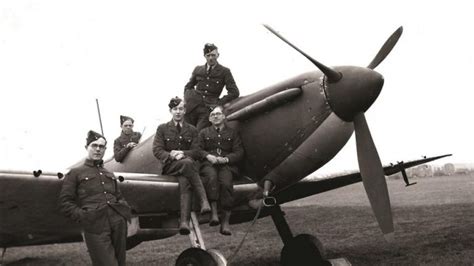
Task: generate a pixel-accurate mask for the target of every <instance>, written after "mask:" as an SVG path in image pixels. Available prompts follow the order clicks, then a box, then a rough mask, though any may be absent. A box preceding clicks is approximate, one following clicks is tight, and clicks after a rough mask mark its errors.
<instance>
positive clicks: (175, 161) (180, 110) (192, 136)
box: [153, 97, 210, 235]
mask: <svg viewBox="0 0 474 266" xmlns="http://www.w3.org/2000/svg"><path fill="white" fill-rule="evenodd" d="M168 106H169V108H170V113H171V115H172V119H171V121H170V122H168V123H164V124H161V125H159V126H158V128H157V130H156V134H155V139H154V141H153V154H154V155H155V157H156V158H157V159H158V160H159V161H160V162H161V163H162V164H163V174H164V175H171V176H177V177H178V182H179V189H180V194H181V195H180V205H181V221H180V225H179V233H180V234H182V235H187V234H189V232H190V231H189V218H190V214H191V207H192V206H191V199H192V192H191V187H192V189H194V191H195V192H196V193H197V197H198V199H199V201H200V204H201V213H207V212H210V206H209V202H208V201H207V196H206V191H205V190H204V186H203V184H202V182H201V177H200V176H199V166H198V164H199V163H198V162H197V161H195V160H197V159H199V146H198V142H197V136H198V132H197V129H196V128H195V127H194V126H192V125H190V124H188V123H186V122H184V121H183V116H184V114H185V112H186V110H185V108H184V102H183V101H182V100H181V99H180V98H178V97H176V98H173V99H171V101H170V103H169V105H168Z"/></svg>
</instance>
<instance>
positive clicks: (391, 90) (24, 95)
mask: <svg viewBox="0 0 474 266" xmlns="http://www.w3.org/2000/svg"><path fill="white" fill-rule="evenodd" d="M384 2H388V1H117V0H114V1H88V0H85V1H69V0H60V1H43V0H38V1H37V0H31V1H22V0H14V1H10V0H6V1H5V0H4V1H0V92H1V97H0V101H1V102H0V113H1V114H2V118H3V119H2V127H1V130H0V169H22V170H30V169H42V170H43V171H57V170H58V169H65V168H67V167H69V166H70V165H72V164H73V163H75V162H76V161H78V160H79V159H80V158H82V157H84V156H85V149H84V144H85V138H86V133H87V131H88V130H90V129H92V130H95V131H97V132H100V124H99V119H98V114H97V106H96V99H98V101H99V104H100V111H101V117H102V123H103V126H104V134H105V136H106V137H107V138H108V139H109V142H111V141H112V140H113V139H115V138H116V137H117V136H118V135H119V134H120V122H119V116H120V115H127V116H131V117H133V118H135V120H136V122H135V130H136V131H140V132H144V135H145V137H147V136H150V135H152V134H154V132H155V130H156V127H157V126H158V125H159V124H160V123H163V122H166V121H167V120H169V118H170V116H169V113H168V109H167V102H168V101H169V99H170V98H171V97H174V96H181V95H182V91H183V88H184V85H185V84H186V82H187V81H188V79H189V77H190V75H191V72H192V70H193V68H194V66H196V65H198V64H203V63H204V57H203V55H202V47H203V45H204V43H207V42H212V43H215V44H216V45H217V46H218V47H219V52H220V58H219V62H220V63H221V64H223V65H225V66H228V67H229V68H230V69H231V70H232V73H233V75H234V78H235V80H236V82H237V85H238V87H239V89H240V91H241V95H246V94H249V93H252V92H255V91H257V90H259V89H262V88H265V87H268V86H270V85H272V84H275V83H277V82H280V81H282V80H286V79H288V78H291V77H293V76H296V75H298V74H300V73H303V72H308V71H314V70H316V69H315V67H314V66H313V65H312V64H311V63H310V62H309V61H307V60H306V59H305V58H304V57H303V56H301V55H300V54H298V53H297V52H296V51H294V50H293V49H291V48H290V47H289V46H287V45H286V44H284V43H283V42H282V41H280V40H279V39H277V38H276V37H275V36H274V35H272V34H271V33H269V32H268V31H267V30H266V29H265V28H264V27H263V26H262V24H263V23H264V24H268V25H270V26H272V27H273V28H275V29H276V30H277V31H279V32H280V33H281V34H282V35H284V36H285V37H286V38H287V39H289V40H291V41H292V42H293V43H294V44H296V45H297V46H298V47H299V48H301V49H302V50H304V51H305V52H306V53H308V54H309V55H311V56H312V57H313V58H315V59H317V60H318V61H320V62H322V63H323V64H325V65H327V66H340V65H355V66H367V65H368V64H369V63H370V62H371V60H372V59H373V57H374V56H375V54H376V53H377V52H378V51H379V49H380V47H381V46H382V45H383V43H384V42H385V40H386V39H387V38H388V37H389V36H390V35H391V34H392V33H393V32H394V31H395V30H396V29H397V28H398V27H399V26H403V28H404V32H403V35H402V37H401V38H400V40H399V42H398V44H397V45H396V47H395V48H394V49H393V50H392V52H391V53H390V54H389V55H388V57H387V58H386V59H385V61H384V62H382V63H381V64H380V65H379V66H378V67H377V68H376V71H378V72H379V73H381V74H382V75H383V76H384V78H385V84H384V88H383V90H382V92H381V94H380V95H379V97H378V99H377V101H376V102H375V103H374V104H373V106H372V107H371V108H370V109H369V110H368V111H367V112H366V118H367V121H368V124H369V127H370V129H371V132H372V137H373V139H374V141H375V144H376V145H377V148H378V151H379V155H380V157H381V160H382V163H384V164H386V163H389V162H396V161H397V160H405V161H406V160H410V159H417V158H421V156H423V155H427V156H434V155H440V154H445V153H453V154H454V155H453V156H452V157H451V158H449V159H443V160H442V161H439V164H444V163H447V162H459V163H470V162H472V161H473V160H472V152H471V149H472V147H474V145H473V144H474V143H473V138H472V136H474V129H473V126H472V125H473V122H472V121H471V120H470V116H469V115H470V114H473V113H474V112H473V111H474V104H473V97H471V95H472V82H470V76H471V75H470V74H471V72H472V70H473V69H474V68H473V59H474V49H472V48H473V47H474V35H473V33H472V32H474V31H473V26H472V25H474V17H473V16H472V14H471V13H472V12H470V10H471V9H470V6H469V5H468V4H469V3H468V1H411V2H406V3H396V2H395V1H390V3H384ZM110 146H112V145H110ZM111 154H112V147H109V149H108V151H107V155H106V156H107V157H108V156H111ZM356 168H357V155H356V149H355V140H354V137H352V138H351V139H350V140H349V142H348V143H347V145H346V146H345V147H344V148H343V149H342V150H341V152H340V153H339V154H338V155H337V156H336V157H335V158H334V159H333V160H332V161H331V162H330V163H328V164H327V165H326V166H325V167H324V168H322V169H321V173H325V172H327V173H330V172H337V171H342V170H346V169H356Z"/></svg>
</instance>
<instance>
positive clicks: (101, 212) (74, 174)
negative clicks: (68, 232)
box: [59, 159, 131, 233]
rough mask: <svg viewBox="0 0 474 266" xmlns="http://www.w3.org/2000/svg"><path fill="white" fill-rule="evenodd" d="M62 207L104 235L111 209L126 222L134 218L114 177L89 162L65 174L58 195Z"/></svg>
mask: <svg viewBox="0 0 474 266" xmlns="http://www.w3.org/2000/svg"><path fill="white" fill-rule="evenodd" d="M100 162H102V161H100ZM59 207H60V209H61V211H62V212H63V213H64V214H65V215H66V216H67V217H69V218H71V219H73V220H74V221H76V222H79V223H80V224H81V225H82V226H83V227H84V230H85V231H86V232H91V233H100V232H101V231H100V230H101V229H102V228H103V223H105V222H107V216H106V215H107V212H108V210H107V208H109V207H110V208H112V209H113V210H115V211H116V212H117V213H118V214H119V215H120V216H122V217H124V218H125V219H127V220H130V219H131V209H130V206H129V205H128V203H127V202H126V201H125V199H124V198H123V196H122V193H121V192H120V189H119V186H118V184H117V179H116V178H115V176H114V174H113V173H112V172H109V171H108V170H107V169H105V168H104V167H103V165H102V164H95V162H94V161H92V160H89V159H87V160H86V161H85V163H84V165H82V166H79V167H77V168H73V169H71V170H70V171H69V173H68V174H66V177H65V178H64V182H63V185H62V188H61V192H60V194H59Z"/></svg>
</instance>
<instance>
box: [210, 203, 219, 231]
mask: <svg viewBox="0 0 474 266" xmlns="http://www.w3.org/2000/svg"><path fill="white" fill-rule="evenodd" d="M216 225H219V216H218V215H217V201H211V220H210V221H209V226H216Z"/></svg>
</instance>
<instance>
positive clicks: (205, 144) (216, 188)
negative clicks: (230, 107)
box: [199, 106, 244, 235]
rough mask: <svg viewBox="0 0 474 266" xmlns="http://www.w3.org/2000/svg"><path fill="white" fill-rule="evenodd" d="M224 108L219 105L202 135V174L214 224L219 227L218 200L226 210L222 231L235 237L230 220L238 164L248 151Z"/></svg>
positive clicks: (210, 116) (211, 114)
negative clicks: (230, 122) (231, 126)
mask: <svg viewBox="0 0 474 266" xmlns="http://www.w3.org/2000/svg"><path fill="white" fill-rule="evenodd" d="M225 118H226V117H225V114H224V109H223V107H222V106H216V107H215V108H214V109H213V110H212V111H211V113H210V115H209V121H210V122H211V124H212V125H211V126H210V127H207V128H204V129H203V130H201V132H199V147H200V148H201V156H202V158H203V159H205V161H204V162H203V163H202V166H201V175H202V176H203V177H204V178H206V179H208V182H207V186H206V188H207V193H208V198H209V200H210V203H211V212H212V215H211V221H210V223H209V224H210V225H211V226H214V225H218V224H219V217H218V215H217V201H219V204H220V206H221V208H222V209H223V211H224V214H223V217H222V219H221V229H220V232H221V234H223V235H231V232H230V227H229V219H230V214H231V210H232V204H233V193H234V187H233V182H232V179H233V177H234V176H238V173H239V169H238V167H237V164H238V163H239V162H240V161H241V160H242V158H243V156H244V148H243V146H242V141H241V139H240V136H239V134H238V133H237V130H234V129H232V128H230V127H229V126H227V125H226V124H225Z"/></svg>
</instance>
